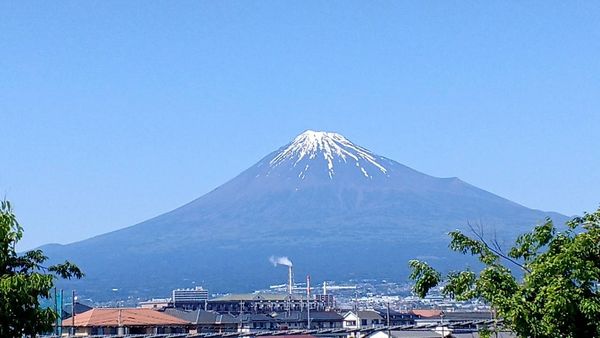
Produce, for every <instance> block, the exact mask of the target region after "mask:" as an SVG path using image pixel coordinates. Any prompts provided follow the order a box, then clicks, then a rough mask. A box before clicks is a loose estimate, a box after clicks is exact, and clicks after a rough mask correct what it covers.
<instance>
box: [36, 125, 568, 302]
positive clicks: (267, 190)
mask: <svg viewBox="0 0 600 338" xmlns="http://www.w3.org/2000/svg"><path fill="white" fill-rule="evenodd" d="M324 149H325V150H324ZM326 149H328V150H326ZM342 155H344V156H345V157H343V156H342ZM381 168H383V170H382V169H381ZM365 172H366V173H367V174H365ZM545 217H552V218H553V219H556V220H558V221H563V220H565V219H566V217H565V216H563V215H560V214H558V213H552V212H543V211H539V210H534V209H529V208H526V207H524V206H522V205H520V204H518V203H515V202H512V201H510V200H508V199H505V198H502V197H500V196H498V195H495V194H493V193H490V192H487V191H485V190H483V189H480V188H477V187H475V186H473V185H471V184H469V183H466V182H464V181H462V180H460V179H459V178H438V177H433V176H430V175H427V174H424V173H421V172H419V171H417V170H414V169H412V168H410V167H408V166H405V165H403V164H401V163H399V162H396V161H394V160H391V159H388V158H386V157H383V156H379V155H376V154H374V153H372V152H370V151H369V150H367V149H366V148H363V147H360V146H356V145H355V144H354V143H352V142H350V141H349V140H347V139H346V138H345V137H343V136H341V135H340V134H337V133H327V132H314V131H306V132H304V133H302V134H300V135H298V136H297V137H296V138H295V139H294V140H293V141H292V142H290V143H288V144H287V145H284V146H283V147H280V148H278V150H276V151H274V152H271V153H270V154H268V155H267V156H265V157H263V158H262V159H261V160H259V161H258V162H257V163H256V164H254V165H253V166H251V167H249V168H248V169H246V170H244V171H242V172H241V173H240V174H239V175H237V176H235V177H234V178H232V179H231V180H229V181H227V182H225V183H224V184H222V185H220V186H219V187H217V188H215V189H213V190H211V191H210V192H208V193H206V194H204V195H202V196H200V197H199V198H197V199H194V200H193V201H191V202H189V203H186V204H184V205H182V206H181V207H178V208H176V209H174V210H171V211H169V212H167V213H164V214H161V215H158V216H156V217H153V218H150V219H148V220H146V221H144V222H140V223H138V224H135V225H133V226H130V227H126V228H123V229H120V230H116V231H113V232H109V233H106V234H102V235H98V236H94V237H92V238H89V239H86V240H83V241H79V242H75V243H71V244H68V245H63V246H60V247H57V246H45V247H44V250H45V251H46V253H47V254H48V256H49V257H51V258H52V259H56V260H60V259H63V258H69V259H72V260H73V261H75V262H76V263H78V264H80V265H81V267H82V268H83V269H84V271H88V272H89V273H88V277H87V278H86V280H84V281H81V282H72V283H74V284H73V285H77V287H78V289H80V288H84V290H85V292H87V293H88V294H89V295H90V297H97V298H102V297H105V296H106V293H107V292H106V291H103V290H102V289H101V287H100V286H101V285H106V284H107V283H112V284H117V286H119V285H120V287H119V289H125V290H128V292H129V294H144V295H148V296H158V295H160V293H161V292H167V291H168V290H170V289H169V288H175V287H182V286H189V285H185V284H186V283H188V282H189V281H190V280H202V281H203V284H205V286H207V287H210V288H212V289H215V290H219V291H250V290H251V289H254V288H259V287H261V286H264V285H269V284H270V283H271V282H274V281H277V279H276V278H278V277H277V272H278V271H277V270H274V269H272V267H271V266H270V264H269V263H268V261H267V258H268V257H270V256H272V255H286V256H289V257H291V258H292V259H293V260H294V261H295V262H298V264H296V267H297V269H299V271H298V272H301V271H303V269H305V270H306V272H308V271H310V272H311V273H312V274H314V275H315V276H322V277H321V278H330V279H335V278H346V277H348V276H374V275H386V274H388V275H389V274H392V275H395V276H394V277H397V278H404V277H406V263H405V262H406V261H407V260H408V259H410V258H414V257H416V256H419V255H421V256H436V257H440V262H444V264H445V265H448V264H450V263H452V262H451V261H452V260H454V259H456V257H455V256H452V254H451V253H449V252H448V249H447V237H446V235H445V233H446V232H447V231H449V230H453V229H454V228H456V226H457V225H459V224H466V222H469V221H475V222H478V221H480V222H482V223H485V224H487V225H490V226H492V227H493V226H496V227H501V228H503V231H502V232H501V234H502V235H503V237H506V239H510V238H514V236H515V235H516V234H517V233H520V232H522V231H525V230H527V229H529V228H530V227H531V226H532V225H533V224H534V223H537V222H540V221H543V219H544V218H545ZM356 247H360V248H361V249H360V251H359V252H360V254H359V255H358V256H359V257H354V256H355V255H356V254H357V250H356V249H355V248H356ZM328 252H335V253H337V255H331V254H328ZM323 256H328V259H329V260H330V262H328V264H325V262H323V259H322V257H323ZM331 256H333V257H331ZM337 256H339V257H337ZM344 257H353V259H352V260H350V261H348V260H344ZM373 262H378V264H377V265H373ZM396 262H402V264H401V265H402V266H401V268H398V267H397V263H396ZM395 270H397V271H395ZM232 271H235V273H232ZM390 271H395V272H393V273H392V272H390ZM143 276H146V277H150V276H151V278H143ZM241 276H245V277H243V278H242V277H241ZM388 277H389V276H388ZM186 281H187V282H186ZM271 284H272V283H271Z"/></svg>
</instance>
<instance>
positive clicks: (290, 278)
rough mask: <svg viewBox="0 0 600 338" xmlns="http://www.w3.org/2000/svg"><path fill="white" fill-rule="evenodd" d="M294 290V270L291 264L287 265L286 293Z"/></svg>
mask: <svg viewBox="0 0 600 338" xmlns="http://www.w3.org/2000/svg"><path fill="white" fill-rule="evenodd" d="M293 291H294V271H293V268H292V266H291V265H288V293H289V294H290V295H291V294H292V292H293Z"/></svg>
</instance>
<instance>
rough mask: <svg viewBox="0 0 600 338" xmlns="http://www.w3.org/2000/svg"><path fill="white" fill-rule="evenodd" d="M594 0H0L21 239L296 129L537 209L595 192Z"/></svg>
mask: <svg viewBox="0 0 600 338" xmlns="http://www.w3.org/2000/svg"><path fill="white" fill-rule="evenodd" d="M598 126H600V6H598V5H597V3H595V2H593V1H587V2H586V1H582V2H559V1H556V2H553V1H539V2H526V3H524V2H517V1H513V2H510V1H506V2H453V1H444V2H427V1H414V2H398V1H390V2H386V1H364V2H353V1H339V2H337V1H327V2H311V1H298V2H289V1H273V2H271V1H260V2H251V1H227V2H225V1H189V2H186V1H178V2H168V1H162V2H160V1H156V2H144V1H137V2H136V1H130V2H116V1H87V2H83V1H71V2H70V1H66V2H61V3H51V2H41V1H40V2H33V1H32V2H19V1H13V2H8V1H5V2H2V3H0V135H1V136H2V142H0V153H1V154H2V155H1V158H2V160H1V164H2V170H1V171H0V193H1V194H2V195H4V196H6V198H8V199H10V200H11V201H12V202H13V204H14V205H15V209H16V211H17V215H18V217H19V219H20V220H21V223H22V224H23V226H24V227H25V231H26V233H25V238H24V240H23V241H22V244H21V247H22V248H23V249H28V248H32V247H35V246H37V245H40V244H43V243H48V242H60V243H67V242H71V241H75V240H79V239H84V238H87V237H90V236H93V235H97V234H101V233H104V232H107V231H110V230H115V229H118V228H122V227H125V226H129V225H132V224H134V223H137V222H140V221H143V220H145V219H147V218H150V217H153V216H156V215H158V214H160V213H162V212H165V211H168V210H171V209H173V208H175V207H177V206H180V205H182V204H183V203H186V202H188V201H190V200H192V199H194V198H196V197H199V196H201V195H202V194H204V193H206V192H208V191H210V190H212V189H213V188H215V187H217V186H218V185H220V184H222V183H224V182H225V181H226V180H228V179H230V178H232V177H233V176H235V175H236V174H238V173H239V172H241V171H242V170H244V169H245V168H247V167H249V166H250V165H252V164H254V163H255V162H256V161H258V159H260V158H261V157H262V156H264V155H266V154H267V153H269V152H270V151H272V150H274V149H276V148H277V147H279V146H282V145H283V144H285V143H287V142H289V141H290V140H291V139H292V138H293V137H294V136H295V135H297V134H299V133H300V132H302V131H303V130H305V129H315V130H330V131H337V132H340V133H342V134H344V135H345V136H346V137H348V138H349V139H350V140H352V141H354V142H356V143H358V144H360V145H362V146H365V147H367V148H369V149H371V150H373V151H374V152H376V153H378V154H381V155H384V156H386V157H389V158H392V159H394V160H397V161H398V162H400V163H403V164H405V165H408V166H410V167H412V168H414V169H417V170H419V171H422V172H425V173H428V174H431V175H434V176H439V177H450V176H458V177H460V178H461V179H463V180H465V181H467V182H469V183H471V184H474V185H476V186H479V187H481V188H483V189H486V190H489V191H491V192H494V193H496V194H498V195H501V196H503V197H506V198H509V199H511V200H513V201H516V202H518V203H521V204H524V205H526V206H528V207H532V208H538V209H543V210H553V211H558V212H561V213H564V214H568V215H571V214H580V213H581V212H582V211H584V210H594V209H596V208H597V207H598V205H599V203H600V195H599V193H598V192H599V191H600V174H599V172H600V170H598V168H599V167H600V151H599V149H600V139H599V138H598Z"/></svg>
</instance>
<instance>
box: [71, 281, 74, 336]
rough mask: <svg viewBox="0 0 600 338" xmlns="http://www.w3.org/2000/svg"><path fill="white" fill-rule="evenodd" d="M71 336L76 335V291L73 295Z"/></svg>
mask: <svg viewBox="0 0 600 338" xmlns="http://www.w3.org/2000/svg"><path fill="white" fill-rule="evenodd" d="M71 334H72V335H75V290H74V289H73V291H72V293H71Z"/></svg>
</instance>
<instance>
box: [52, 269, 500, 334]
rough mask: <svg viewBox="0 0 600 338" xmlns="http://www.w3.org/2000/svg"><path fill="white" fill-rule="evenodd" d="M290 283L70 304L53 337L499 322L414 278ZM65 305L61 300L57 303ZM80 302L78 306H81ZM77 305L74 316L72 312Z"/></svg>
mask: <svg viewBox="0 0 600 338" xmlns="http://www.w3.org/2000/svg"><path fill="white" fill-rule="evenodd" d="M288 278H289V279H288V282H287V283H284V284H277V285H270V286H268V287H266V288H264V289H261V290H255V291H253V292H250V293H241V294H216V293H211V292H210V290H207V289H205V288H203V287H201V286H195V287H192V288H178V289H174V290H172V292H171V294H170V295H157V298H151V299H134V298H133V297H129V298H128V299H121V300H112V301H109V302H101V303H95V304H88V303H86V302H85V300H78V299H77V298H73V299H71V302H70V303H69V302H66V304H65V303H63V304H62V305H63V309H64V310H63V318H62V321H61V323H60V324H61V325H57V326H56V330H55V332H54V335H53V336H60V335H69V334H70V335H77V336H96V337H97V336H110V335H118V336H130V335H134V336H137V337H236V336H249V337H253V336H261V337H263V336H269V335H274V336H296V337H303V338H306V337H312V336H314V337H337V338H343V337H350V338H358V337H361V338H367V337H368V338H392V337H414V336H415V334H417V336H418V337H444V336H448V335H450V334H452V335H453V336H455V337H460V336H462V335H465V336H467V335H468V337H471V336H472V334H476V332H477V331H478V330H479V329H480V328H481V327H483V326H489V325H498V324H499V323H500V322H499V321H497V320H496V319H495V318H494V314H493V313H492V312H491V311H490V308H489V307H488V306H487V305H485V304H483V303H481V302H478V301H470V302H458V301H454V300H451V299H447V298H444V297H442V296H441V295H440V294H439V293H438V292H439V289H435V290H434V291H433V292H431V293H430V295H429V296H427V297H425V298H423V299H421V298H418V297H415V296H413V295H412V294H411V287H412V285H411V284H410V283H407V282H396V281H391V280H378V279H360V280H347V281H324V282H322V283H319V284H318V285H314V284H313V285H310V284H308V283H310V277H308V276H307V278H306V281H302V282H295V281H294V277H293V272H292V268H291V266H290V267H289V276H288ZM57 306H58V305H57ZM73 309H74V310H73ZM73 312H74V316H73V315H72V313H73Z"/></svg>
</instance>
